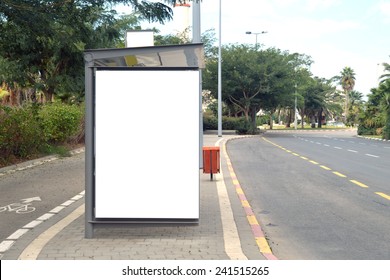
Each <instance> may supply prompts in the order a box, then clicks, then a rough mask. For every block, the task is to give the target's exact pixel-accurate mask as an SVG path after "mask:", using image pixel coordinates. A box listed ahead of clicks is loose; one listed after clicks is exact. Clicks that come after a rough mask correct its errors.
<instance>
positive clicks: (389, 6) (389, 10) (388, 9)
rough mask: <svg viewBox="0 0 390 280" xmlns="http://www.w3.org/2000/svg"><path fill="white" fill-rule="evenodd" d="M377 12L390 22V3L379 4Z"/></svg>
mask: <svg viewBox="0 0 390 280" xmlns="http://www.w3.org/2000/svg"><path fill="white" fill-rule="evenodd" d="M379 11H380V12H381V13H382V15H383V16H385V19H386V20H387V21H388V22H389V21H390V2H388V1H386V2H381V3H379Z"/></svg>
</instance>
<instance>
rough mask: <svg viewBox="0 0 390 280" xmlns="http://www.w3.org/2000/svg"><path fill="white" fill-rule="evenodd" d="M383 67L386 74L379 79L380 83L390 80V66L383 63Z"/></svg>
mask: <svg viewBox="0 0 390 280" xmlns="http://www.w3.org/2000/svg"><path fill="white" fill-rule="evenodd" d="M382 65H383V67H384V72H386V73H385V74H383V75H381V76H380V77H379V79H380V83H383V82H384V81H386V80H388V79H390V64H389V63H387V62H383V64H382Z"/></svg>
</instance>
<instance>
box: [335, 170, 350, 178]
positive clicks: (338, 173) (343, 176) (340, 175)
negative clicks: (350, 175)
mask: <svg viewBox="0 0 390 280" xmlns="http://www.w3.org/2000/svg"><path fill="white" fill-rule="evenodd" d="M333 174H335V175H337V176H339V177H342V178H346V177H347V176H346V175H344V174H342V173H340V172H337V171H333Z"/></svg>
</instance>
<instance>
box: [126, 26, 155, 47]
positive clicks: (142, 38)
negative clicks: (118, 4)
mask: <svg viewBox="0 0 390 280" xmlns="http://www.w3.org/2000/svg"><path fill="white" fill-rule="evenodd" d="M149 46H154V32H153V30H131V31H127V32H126V48H137V47H149Z"/></svg>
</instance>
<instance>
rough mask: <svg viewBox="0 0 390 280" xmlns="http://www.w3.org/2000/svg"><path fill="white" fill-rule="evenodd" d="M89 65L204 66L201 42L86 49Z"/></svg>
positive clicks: (85, 57) (86, 60) (85, 54)
mask: <svg viewBox="0 0 390 280" xmlns="http://www.w3.org/2000/svg"><path fill="white" fill-rule="evenodd" d="M84 59H85V62H86V63H87V64H89V67H134V66H136V67H197V68H200V69H204V68H205V63H204V49H203V44H202V43H199V44H183V45H166V46H151V47H138V48H120V49H96V50H86V51H85V52H84Z"/></svg>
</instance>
